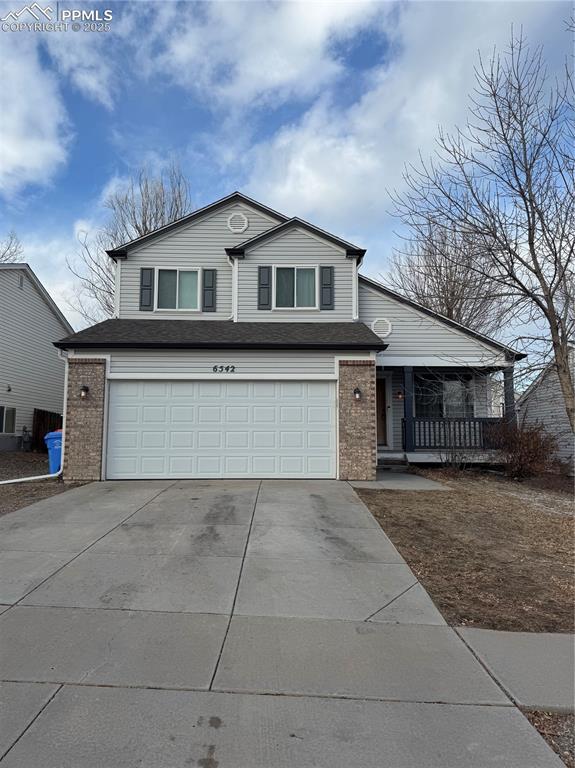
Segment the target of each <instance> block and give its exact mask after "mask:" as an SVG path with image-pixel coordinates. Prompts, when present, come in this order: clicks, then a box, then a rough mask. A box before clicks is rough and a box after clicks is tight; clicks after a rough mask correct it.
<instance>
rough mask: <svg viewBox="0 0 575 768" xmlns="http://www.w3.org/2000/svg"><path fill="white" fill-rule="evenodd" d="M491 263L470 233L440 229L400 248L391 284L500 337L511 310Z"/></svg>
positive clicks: (431, 229)
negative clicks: (491, 272) (505, 318)
mask: <svg viewBox="0 0 575 768" xmlns="http://www.w3.org/2000/svg"><path fill="white" fill-rule="evenodd" d="M489 272H490V264H489V261H488V260H487V259H485V257H484V254H483V251H482V249H481V248H480V247H477V246H476V244H475V242H474V240H473V238H472V237H470V236H469V235H468V234H467V233H462V232H458V231H457V230H455V229H451V230H448V229H446V228H442V229H439V230H437V229H436V228H434V227H433V226H432V225H431V224H430V225H429V226H428V227H427V229H426V230H425V234H424V236H423V237H422V236H421V235H420V236H418V237H417V238H412V239H410V240H409V241H408V243H407V247H406V248H405V249H402V250H396V251H395V253H394V255H393V257H392V260H391V270H390V272H389V274H388V281H389V282H390V283H391V285H392V286H393V287H394V288H397V290H398V291H399V292H400V293H403V294H404V295H406V296H408V297H409V298H411V299H413V300H414V301H416V302H418V304H421V305H422V306H424V307H428V308H429V309H433V310H434V311H435V312H439V313H440V314H441V315H444V316H445V317H448V318H449V319H450V320H455V321H456V322H458V323H461V324H462V325H465V326H467V327H468V328H473V329H474V330H476V331H480V332H481V333H485V334H488V335H491V336H497V335H498V334H499V332H500V330H501V326H502V322H503V319H504V317H505V315H506V312H507V307H508V301H507V297H506V296H505V295H504V293H502V291H501V289H500V287H499V285H498V284H497V283H496V282H495V281H493V280H490V279H489Z"/></svg>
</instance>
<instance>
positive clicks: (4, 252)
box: [0, 232, 22, 264]
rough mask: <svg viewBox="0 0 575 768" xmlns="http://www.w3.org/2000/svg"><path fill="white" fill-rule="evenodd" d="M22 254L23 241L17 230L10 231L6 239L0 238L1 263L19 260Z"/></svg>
mask: <svg viewBox="0 0 575 768" xmlns="http://www.w3.org/2000/svg"><path fill="white" fill-rule="evenodd" d="M21 255H22V243H21V242H20V240H19V239H18V235H17V234H16V233H15V232H8V235H7V236H6V237H5V238H4V240H0V264H6V263H8V262H14V261H19V260H20V256H21Z"/></svg>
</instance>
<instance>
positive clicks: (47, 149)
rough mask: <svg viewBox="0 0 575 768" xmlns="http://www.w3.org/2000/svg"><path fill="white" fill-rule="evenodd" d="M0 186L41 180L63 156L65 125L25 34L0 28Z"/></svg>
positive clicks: (14, 187) (49, 77)
mask: <svg viewBox="0 0 575 768" xmlns="http://www.w3.org/2000/svg"><path fill="white" fill-rule="evenodd" d="M0 72H1V77H2V88H1V89H0V112H1V113H2V118H1V119H0V192H2V194H4V195H5V196H7V197H10V196H13V195H15V194H17V193H18V192H19V191H20V190H21V189H22V188H23V187H25V186H26V185H28V184H46V183H48V182H49V181H50V180H51V178H52V177H53V175H54V174H55V173H56V172H57V171H58V170H59V169H60V168H61V167H62V165H63V164H64V163H65V161H66V157H67V147H68V144H69V141H70V129H69V125H68V118H67V115H66V109H65V107H64V103H63V101H62V97H61V94H60V91H59V88H58V83H57V80H56V78H55V76H54V75H53V74H51V73H50V72H48V71H46V70H45V69H44V68H43V67H42V65H41V63H40V59H39V55H38V49H37V46H36V43H35V42H34V41H33V40H32V39H31V38H29V37H28V36H27V35H18V34H14V33H12V34H11V33H2V49H1V53H0Z"/></svg>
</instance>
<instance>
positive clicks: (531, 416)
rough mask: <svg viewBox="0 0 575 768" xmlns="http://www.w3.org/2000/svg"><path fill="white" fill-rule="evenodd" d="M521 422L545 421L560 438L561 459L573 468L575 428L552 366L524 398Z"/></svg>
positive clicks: (534, 422)
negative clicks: (570, 420)
mask: <svg viewBox="0 0 575 768" xmlns="http://www.w3.org/2000/svg"><path fill="white" fill-rule="evenodd" d="M517 413H518V418H519V422H525V423H526V424H537V423H538V424H542V425H543V427H544V428H545V430H546V431H547V432H548V433H549V434H551V435H553V436H554V437H555V439H556V440H557V445H558V451H557V455H558V457H559V458H560V459H561V461H566V462H568V463H569V464H570V469H571V472H572V471H573V460H574V456H575V435H574V434H573V432H572V430H571V425H570V424H569V419H568V417H567V411H566V410H565V405H564V399H563V393H562V391H561V385H560V383H559V377H558V376H557V373H556V372H555V371H554V370H549V371H547V373H545V374H544V375H543V376H542V377H541V379H540V380H539V381H538V382H537V383H535V385H534V386H533V388H532V389H531V391H530V392H528V393H527V395H526V396H525V398H522V399H520V401H519V403H518V408H517Z"/></svg>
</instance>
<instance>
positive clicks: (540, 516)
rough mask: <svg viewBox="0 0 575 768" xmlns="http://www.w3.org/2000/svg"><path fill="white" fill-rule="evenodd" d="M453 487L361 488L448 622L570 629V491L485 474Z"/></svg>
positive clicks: (573, 594)
mask: <svg viewBox="0 0 575 768" xmlns="http://www.w3.org/2000/svg"><path fill="white" fill-rule="evenodd" d="M425 474H426V476H428V477H434V478H436V479H441V480H443V481H445V479H446V475H445V474H443V475H439V476H438V473H428V472H426V473H425ZM448 485H449V488H450V490H449V491H444V492H441V493H438V492H422V491H374V490H364V489H358V493H359V495H360V496H361V498H362V499H363V501H364V502H365V503H366V504H367V506H368V507H369V508H370V510H371V511H372V513H373V515H374V516H375V518H376V519H377V520H378V522H379V523H380V524H381V526H382V528H383V529H384V531H385V532H386V534H387V535H388V536H389V537H390V538H391V540H392V541H393V543H394V544H395V545H396V546H397V548H398V549H399V551H400V552H401V554H402V555H403V557H404V558H405V559H406V560H407V562H408V564H409V565H410V566H411V568H412V569H413V570H414V572H415V574H416V575H417V577H418V578H419V579H420V581H421V582H422V584H423V586H424V587H425V588H426V589H427V590H428V592H429V593H430V595H431V597H432V599H433V600H434V601H435V603H436V604H437V606H438V607H439V609H440V611H441V612H442V614H443V615H444V617H445V619H446V620H447V622H448V623H449V624H451V625H455V626H461V625H466V626H474V627H483V628H485V629H502V630H510V631H522V632H573V631H574V615H573V604H574V602H575V587H574V584H575V579H574V576H575V573H574V557H573V554H574V551H573V550H574V547H573V542H574V530H575V525H574V523H575V520H574V517H573V497H572V494H571V493H568V492H563V491H555V490H554V491H548V490H537V489H534V488H532V487H527V486H523V485H522V484H520V483H516V482H512V481H504V480H501V479H498V478H497V479H493V478H490V477H489V476H485V475H478V476H475V475H471V476H468V475H464V476H463V477H462V478H457V479H456V478H453V477H451V478H448Z"/></svg>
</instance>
